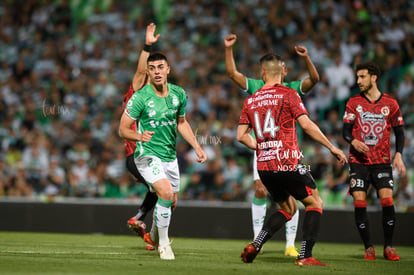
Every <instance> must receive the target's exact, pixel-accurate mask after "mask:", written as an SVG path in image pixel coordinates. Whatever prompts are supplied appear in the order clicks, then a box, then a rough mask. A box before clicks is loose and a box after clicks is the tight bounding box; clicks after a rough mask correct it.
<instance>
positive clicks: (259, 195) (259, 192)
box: [254, 187, 267, 199]
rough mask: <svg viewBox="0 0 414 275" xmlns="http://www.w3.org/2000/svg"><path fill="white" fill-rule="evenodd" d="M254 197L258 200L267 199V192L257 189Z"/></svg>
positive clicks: (263, 189) (261, 188)
mask: <svg viewBox="0 0 414 275" xmlns="http://www.w3.org/2000/svg"><path fill="white" fill-rule="evenodd" d="M254 196H255V197H256V198H258V199H264V198H266V197H267V190H266V188H263V187H259V188H257V189H256V192H255V194H254Z"/></svg>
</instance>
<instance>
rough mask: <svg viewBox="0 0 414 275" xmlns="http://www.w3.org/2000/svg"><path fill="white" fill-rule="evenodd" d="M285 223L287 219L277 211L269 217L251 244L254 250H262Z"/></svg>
mask: <svg viewBox="0 0 414 275" xmlns="http://www.w3.org/2000/svg"><path fill="white" fill-rule="evenodd" d="M286 222H287V218H286V217H285V215H283V214H282V213H281V212H280V211H277V212H275V213H274V214H272V215H271V216H269V217H268V218H267V219H266V221H265V223H264V225H263V228H262V230H261V231H260V233H259V235H257V237H256V239H255V240H254V242H253V243H254V246H255V248H256V250H257V251H259V250H260V249H262V246H263V245H264V244H265V242H267V241H268V240H269V239H270V238H271V237H272V236H273V234H275V233H276V232H277V231H278V230H279V229H280V228H281V227H282V226H283V225H284V224H285V223H286Z"/></svg>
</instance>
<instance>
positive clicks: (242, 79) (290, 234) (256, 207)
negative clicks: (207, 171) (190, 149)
mask: <svg viewBox="0 0 414 275" xmlns="http://www.w3.org/2000/svg"><path fill="white" fill-rule="evenodd" d="M236 41H237V36H236V35H235V34H229V35H227V36H226V37H225V39H224V46H225V48H226V52H225V58H226V71H227V75H228V76H229V77H230V78H231V79H232V80H233V82H235V83H236V84H237V85H238V86H239V87H240V88H241V89H243V90H245V91H246V92H247V93H249V94H250V95H252V94H253V93H255V92H256V91H257V90H259V89H260V88H262V87H263V85H264V81H263V80H258V79H251V78H247V77H246V76H245V75H243V74H242V73H241V72H239V71H238V70H237V67H236V63H235V61H234V56H233V45H234V44H235V43H236ZM295 51H296V53H297V54H298V55H300V56H302V57H303V58H304V60H305V63H306V67H307V69H308V72H309V77H307V78H305V79H304V80H301V81H292V82H289V83H286V82H283V85H285V86H287V87H289V88H292V89H294V90H296V92H297V93H298V94H299V95H304V94H306V93H307V92H309V91H310V89H311V88H312V87H313V86H314V85H315V84H316V83H317V82H318V81H319V73H318V71H317V70H316V68H315V66H314V65H313V63H312V60H311V59H310V57H309V55H308V51H307V49H306V47H304V46H295ZM286 75H287V70H286V67H285V66H283V68H282V78H283V77H285V76H286ZM282 81H283V79H282ZM253 180H254V185H255V195H254V198H253V201H252V220H253V232H254V239H255V238H256V237H257V235H258V234H259V232H260V230H261V229H262V227H263V223H264V218H265V216H266V197H267V194H268V192H267V190H266V187H265V186H264V185H263V183H262V181H261V180H260V178H259V174H258V172H257V166H256V154H255V155H254V161H253ZM298 221H299V211H296V214H295V215H294V216H293V217H292V219H291V220H290V221H288V222H287V223H286V249H285V255H286V256H293V257H297V256H298V254H299V253H298V252H297V250H296V248H295V239H296V232H297V227H298Z"/></svg>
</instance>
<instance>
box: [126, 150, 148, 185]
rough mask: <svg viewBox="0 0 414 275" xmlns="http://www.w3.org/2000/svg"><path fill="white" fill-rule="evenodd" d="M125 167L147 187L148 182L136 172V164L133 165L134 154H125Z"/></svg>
mask: <svg viewBox="0 0 414 275" xmlns="http://www.w3.org/2000/svg"><path fill="white" fill-rule="evenodd" d="M126 167H127V169H128V171H129V172H130V173H131V174H132V175H134V177H135V178H136V179H137V180H138V181H139V182H142V183H143V184H145V186H146V187H147V188H148V189H149V186H148V183H147V182H146V181H145V180H144V178H143V177H142V176H141V174H140V173H139V172H138V169H137V166H136V165H135V161H134V154H132V155H129V156H127V158H126Z"/></svg>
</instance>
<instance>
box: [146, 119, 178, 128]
mask: <svg viewBox="0 0 414 275" xmlns="http://www.w3.org/2000/svg"><path fill="white" fill-rule="evenodd" d="M149 124H150V125H151V127H152V128H157V127H158V126H161V127H164V126H171V125H175V124H177V122H176V121H175V120H169V121H161V122H159V121H154V120H151V121H150V122H149Z"/></svg>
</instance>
